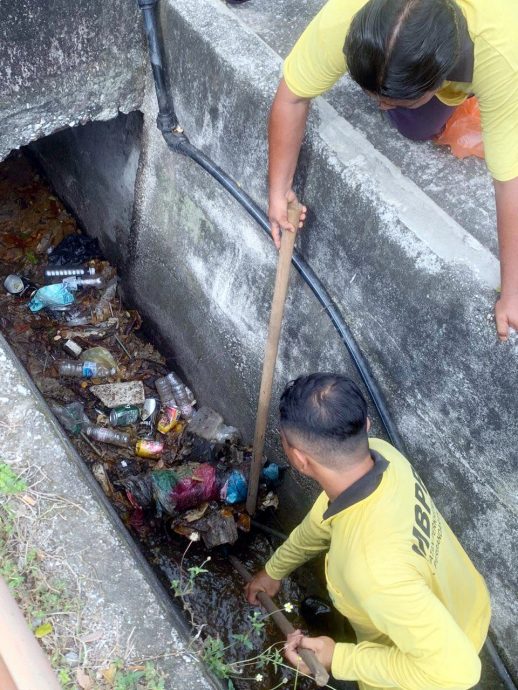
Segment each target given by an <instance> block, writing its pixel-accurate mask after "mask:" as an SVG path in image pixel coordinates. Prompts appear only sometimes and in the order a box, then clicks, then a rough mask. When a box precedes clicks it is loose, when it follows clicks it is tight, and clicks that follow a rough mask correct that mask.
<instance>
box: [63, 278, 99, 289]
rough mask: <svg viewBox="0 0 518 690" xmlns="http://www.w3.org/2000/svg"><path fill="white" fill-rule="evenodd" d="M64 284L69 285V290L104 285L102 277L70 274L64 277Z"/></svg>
mask: <svg viewBox="0 0 518 690" xmlns="http://www.w3.org/2000/svg"><path fill="white" fill-rule="evenodd" d="M63 285H65V286H66V287H67V289H68V290H72V292H74V291H75V290H77V289H78V288H80V287H96V288H100V287H102V285H103V279H102V278H99V277H98V278H78V277H77V276H69V277H67V278H64V279H63Z"/></svg>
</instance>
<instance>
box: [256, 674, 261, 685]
mask: <svg viewBox="0 0 518 690" xmlns="http://www.w3.org/2000/svg"><path fill="white" fill-rule="evenodd" d="M255 679H256V681H257V682H258V683H260V682H261V681H262V679H263V674H262V673H258V674H257V675H256V677H255Z"/></svg>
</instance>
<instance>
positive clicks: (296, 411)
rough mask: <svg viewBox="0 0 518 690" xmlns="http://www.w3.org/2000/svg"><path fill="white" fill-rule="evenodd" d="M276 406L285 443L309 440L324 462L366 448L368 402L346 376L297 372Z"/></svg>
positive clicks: (307, 442)
mask: <svg viewBox="0 0 518 690" xmlns="http://www.w3.org/2000/svg"><path fill="white" fill-rule="evenodd" d="M279 409H280V423H281V429H282V431H283V432H284V434H285V436H286V440H287V441H288V443H289V444H290V445H293V443H292V441H295V444H296V443H297V442H302V444H309V445H310V446H311V448H312V449H315V450H317V451H318V453H319V455H320V457H319V460H321V461H322V462H323V463H324V464H330V465H334V462H333V460H334V459H335V458H339V457H341V456H345V455H354V454H355V453H356V452H357V451H358V450H359V449H362V448H364V449H365V450H367V430H366V424H367V403H366V402H365V398H364V397H363V395H362V393H361V391H360V389H359V388H358V386H357V385H356V384H355V383H354V381H352V380H351V379H349V378H347V377H346V376H340V375H339V374H331V373H317V374H310V375H309V376H300V377H299V378H298V379H296V380H295V381H291V382H290V383H289V384H288V385H287V386H286V388H285V390H284V393H283V394H282V396H281V401H280V406H279Z"/></svg>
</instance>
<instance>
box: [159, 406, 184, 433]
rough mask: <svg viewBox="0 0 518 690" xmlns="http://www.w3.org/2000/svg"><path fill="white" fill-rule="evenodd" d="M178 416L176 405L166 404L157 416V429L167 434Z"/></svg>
mask: <svg viewBox="0 0 518 690" xmlns="http://www.w3.org/2000/svg"><path fill="white" fill-rule="evenodd" d="M179 417H180V410H179V409H178V408H177V407H173V406H170V405H167V406H166V407H164V408H163V409H162V412H161V413H160V417H159V418H158V424H157V427H156V428H157V429H158V431H159V432H160V433H161V434H167V432H168V431H171V429H172V428H173V427H174V425H175V424H176V422H177V420H178V419H179Z"/></svg>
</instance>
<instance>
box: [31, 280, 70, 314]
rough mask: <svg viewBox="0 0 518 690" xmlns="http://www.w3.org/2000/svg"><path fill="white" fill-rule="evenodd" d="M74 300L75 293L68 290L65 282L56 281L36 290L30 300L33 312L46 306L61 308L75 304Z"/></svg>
mask: <svg viewBox="0 0 518 690" xmlns="http://www.w3.org/2000/svg"><path fill="white" fill-rule="evenodd" d="M74 301H75V297H74V295H73V294H72V293H71V292H70V291H69V290H67V288H66V287H65V286H64V285H63V283H55V284H54V285H44V286H43V287H41V288H40V289H39V290H36V292H35V293H34V295H33V296H32V298H31V301H30V302H29V309H30V310H31V311H33V312H34V311H40V309H43V308H44V307H48V308H49V309H61V308H63V307H67V306H68V305H69V304H73V302H74Z"/></svg>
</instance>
